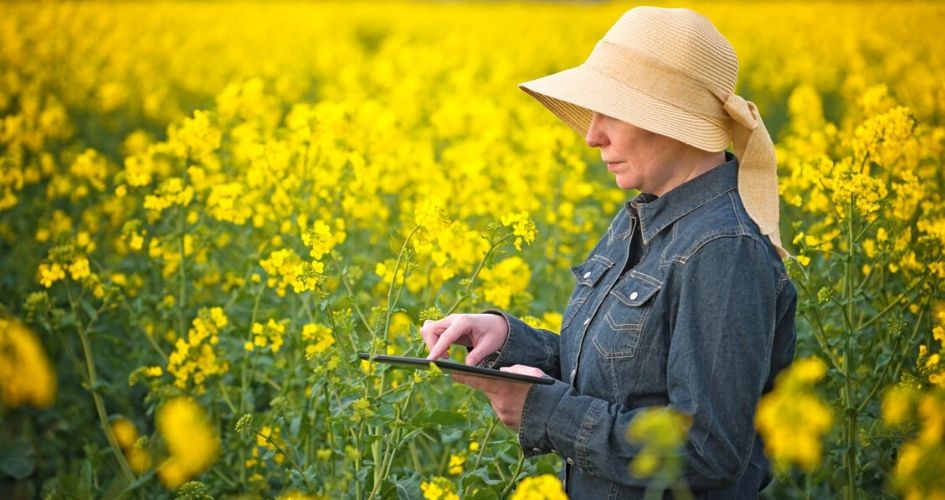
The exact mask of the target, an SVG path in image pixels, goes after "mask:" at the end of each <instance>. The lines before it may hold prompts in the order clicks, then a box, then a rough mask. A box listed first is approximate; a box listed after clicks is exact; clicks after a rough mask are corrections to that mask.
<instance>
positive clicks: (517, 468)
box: [499, 450, 525, 498]
mask: <svg viewBox="0 0 945 500" xmlns="http://www.w3.org/2000/svg"><path fill="white" fill-rule="evenodd" d="M524 463H525V454H524V453H522V450H519V451H518V462H516V463H515V471H513V472H512V475H511V476H509V482H508V483H506V485H505V487H504V488H502V494H501V495H499V496H500V497H502V498H505V497H506V496H508V494H509V492H511V491H512V487H514V486H515V480H516V479H517V478H518V475H519V474H520V473H521V472H522V465H523V464H524Z"/></svg>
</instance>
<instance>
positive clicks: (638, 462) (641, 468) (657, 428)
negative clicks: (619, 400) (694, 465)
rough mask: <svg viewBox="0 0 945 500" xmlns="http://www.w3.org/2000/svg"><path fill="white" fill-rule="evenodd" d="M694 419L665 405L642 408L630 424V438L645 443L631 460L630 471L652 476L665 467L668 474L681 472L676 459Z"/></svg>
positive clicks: (631, 440) (635, 441) (673, 474)
mask: <svg viewBox="0 0 945 500" xmlns="http://www.w3.org/2000/svg"><path fill="white" fill-rule="evenodd" d="M691 425H692V418H691V417H689V416H688V415H684V414H681V413H678V412H676V411H674V410H672V409H670V408H666V407H651V408H646V409H644V410H642V411H641V412H640V413H639V414H638V415H637V416H635V417H634V418H633V420H632V421H631V422H630V425H629V426H628V427H627V431H626V433H627V439H628V440H629V441H630V442H631V443H635V444H639V445H642V448H641V450H640V452H639V453H638V454H637V456H636V457H634V459H633V461H632V462H631V463H630V471H631V472H632V473H633V474H634V475H636V476H637V477H644V478H645V477H651V476H653V475H655V474H656V473H657V472H658V471H660V470H663V471H665V472H666V475H667V476H669V477H675V476H677V475H678V474H679V471H678V468H679V465H680V464H679V463H678V461H674V460H673V459H672V458H667V457H675V456H676V455H677V452H678V450H679V448H680V447H682V446H683V444H685V442H686V436H687V434H688V432H689V427H690V426H691Z"/></svg>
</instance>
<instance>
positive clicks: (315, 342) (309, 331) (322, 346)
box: [302, 323, 335, 361]
mask: <svg viewBox="0 0 945 500" xmlns="http://www.w3.org/2000/svg"><path fill="white" fill-rule="evenodd" d="M302 341H303V342H305V359H308V360H309V361H311V360H312V359H314V358H315V357H316V356H318V355H320V354H322V353H324V352H326V351H327V350H328V349H329V348H330V347H331V346H333V345H334V344H335V337H334V335H332V332H331V328H328V327H327V326H325V325H322V324H319V323H308V324H306V325H305V326H303V327H302Z"/></svg>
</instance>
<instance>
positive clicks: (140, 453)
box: [111, 417, 151, 474]
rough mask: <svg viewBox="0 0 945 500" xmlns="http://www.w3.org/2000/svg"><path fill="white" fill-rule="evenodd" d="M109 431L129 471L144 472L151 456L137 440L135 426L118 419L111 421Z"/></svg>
mask: <svg viewBox="0 0 945 500" xmlns="http://www.w3.org/2000/svg"><path fill="white" fill-rule="evenodd" d="M111 431H112V435H114V436H115V441H117V442H118V446H119V447H120V448H121V450H122V452H124V454H125V459H126V460H128V465H129V466H131V470H133V471H135V472H137V473H138V474H143V473H144V472H146V471H147V470H148V469H149V468H150V467H151V455H150V454H148V452H147V451H146V450H145V449H144V448H143V446H142V444H143V440H140V439H139V437H138V429H137V428H136V427H135V424H134V423H132V422H131V420H128V419H127V418H124V417H120V418H117V419H115V420H113V421H112V426H111Z"/></svg>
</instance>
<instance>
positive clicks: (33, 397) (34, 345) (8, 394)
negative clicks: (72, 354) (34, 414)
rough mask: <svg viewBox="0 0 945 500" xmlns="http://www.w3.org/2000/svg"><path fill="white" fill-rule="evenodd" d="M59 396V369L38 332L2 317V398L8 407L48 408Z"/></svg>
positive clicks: (0, 325)
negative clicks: (54, 365)
mask: <svg viewBox="0 0 945 500" xmlns="http://www.w3.org/2000/svg"><path fill="white" fill-rule="evenodd" d="M55 398H56V372H55V370H53V366H52V364H51V363H50V362H49V358H48V357H47V356H46V351H45V350H44V349H43V345H42V344H41V343H40V341H39V339H38V338H36V335H35V334H34V333H33V332H31V331H30V330H29V329H27V328H26V327H25V326H23V325H22V324H21V323H20V322H19V321H16V320H14V319H12V318H4V317H0V401H2V402H3V404H4V405H5V406H9V407H14V408H15V407H17V406H22V405H32V406H35V407H37V408H47V407H49V406H50V405H52V403H53V401H54V400H55Z"/></svg>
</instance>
